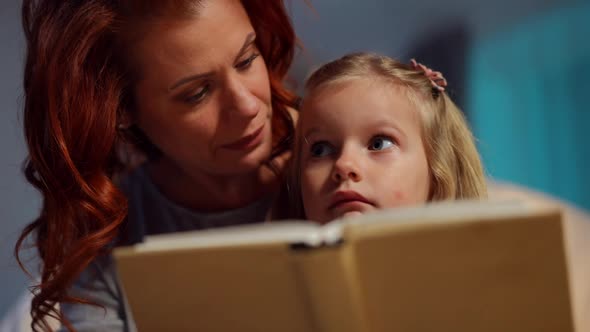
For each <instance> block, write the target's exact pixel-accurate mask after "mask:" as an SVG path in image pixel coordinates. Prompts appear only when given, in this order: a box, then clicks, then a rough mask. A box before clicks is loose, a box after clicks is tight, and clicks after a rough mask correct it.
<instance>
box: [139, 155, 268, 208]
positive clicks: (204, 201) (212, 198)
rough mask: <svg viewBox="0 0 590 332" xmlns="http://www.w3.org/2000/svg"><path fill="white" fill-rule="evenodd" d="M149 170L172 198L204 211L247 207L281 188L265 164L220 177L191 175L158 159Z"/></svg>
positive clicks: (154, 180)
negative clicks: (245, 171) (250, 170)
mask: <svg viewBox="0 0 590 332" xmlns="http://www.w3.org/2000/svg"><path fill="white" fill-rule="evenodd" d="M147 171H148V174H149V176H150V177H151V179H152V181H153V183H154V184H155V185H156V186H157V187H158V189H159V190H160V191H161V192H162V193H163V194H164V195H165V196H166V197H167V198H168V199H170V200H172V201H173V202H175V203H177V204H179V205H181V206H184V207H186V208H189V209H192V210H195V211H201V212H215V211H223V210H230V209H236V208H240V207H244V206H246V205H248V204H250V203H253V202H255V201H257V200H259V199H260V198H262V197H263V196H264V195H267V194H269V193H272V192H275V191H277V190H278V188H279V184H280V183H279V179H278V178H277V176H276V175H275V174H274V173H273V172H272V171H271V170H270V169H269V168H268V167H265V166H261V167H260V168H259V169H257V170H254V171H252V172H250V173H246V174H238V175H229V176H228V175H223V176H220V175H214V174H204V173H201V174H189V173H188V172H185V171H184V170H182V169H181V168H179V167H177V166H176V165H174V164H172V163H170V162H166V161H158V162H152V163H149V164H148V168H147ZM171 174H174V176H170V175H171Z"/></svg>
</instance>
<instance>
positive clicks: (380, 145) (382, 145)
mask: <svg viewBox="0 0 590 332" xmlns="http://www.w3.org/2000/svg"><path fill="white" fill-rule="evenodd" d="M394 145H395V143H394V141H393V139H391V138H389V137H386V136H376V137H373V138H372V139H371V141H370V142H369V150H374V151H381V150H385V149H389V148H391V147H393V146H394Z"/></svg>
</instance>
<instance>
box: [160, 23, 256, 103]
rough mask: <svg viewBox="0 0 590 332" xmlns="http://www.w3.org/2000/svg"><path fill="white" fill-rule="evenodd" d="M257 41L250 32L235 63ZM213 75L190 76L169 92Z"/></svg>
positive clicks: (172, 86) (175, 84)
mask: <svg viewBox="0 0 590 332" xmlns="http://www.w3.org/2000/svg"><path fill="white" fill-rule="evenodd" d="M255 40H256V33H254V32H250V33H249V34H248V35H247V36H246V39H245V40H244V44H243V45H242V47H241V48H240V51H239V52H238V55H236V58H235V60H234V62H237V61H238V59H239V58H240V57H241V56H242V55H243V54H244V52H246V50H247V49H248V47H249V46H250V45H252V43H254V41H255ZM211 75H213V72H206V73H199V74H194V75H190V76H187V77H183V78H181V79H180V80H178V81H177V82H176V83H174V84H172V85H171V86H170V87H169V88H168V91H172V90H174V89H176V88H178V87H179V86H181V85H184V84H186V83H188V82H192V81H196V80H200V79H203V78H206V77H209V76H211Z"/></svg>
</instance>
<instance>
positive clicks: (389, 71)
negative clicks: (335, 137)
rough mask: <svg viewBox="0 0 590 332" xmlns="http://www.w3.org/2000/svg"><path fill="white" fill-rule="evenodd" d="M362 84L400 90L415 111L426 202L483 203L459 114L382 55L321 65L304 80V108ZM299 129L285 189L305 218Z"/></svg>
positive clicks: (477, 164) (423, 81) (417, 75)
mask: <svg viewBox="0 0 590 332" xmlns="http://www.w3.org/2000/svg"><path fill="white" fill-rule="evenodd" d="M367 78H369V79H380V80H382V81H384V82H386V83H390V84H391V86H392V88H399V87H401V88H402V91H404V93H405V94H406V96H407V97H408V99H409V100H410V102H411V103H413V105H414V106H415V107H416V108H417V109H418V111H419V113H420V117H421V119H422V121H421V122H422V136H423V141H424V149H425V151H426V157H427V161H428V166H429V170H430V177H431V179H430V194H429V199H428V200H429V201H440V200H455V199H482V198H485V197H487V189H486V181H485V176H484V171H483V167H482V164H481V161H480V157H479V154H478V152H477V149H476V147H475V143H474V138H473V135H472V133H471V131H470V130H469V127H468V126H467V123H466V121H465V118H464V116H463V113H462V112H461V111H460V110H459V108H458V107H457V106H456V105H455V103H453V101H452V100H451V99H450V98H449V96H448V95H447V94H446V93H445V92H439V91H437V90H434V89H433V86H432V83H431V81H430V79H429V78H428V77H426V75H425V74H424V73H423V72H422V71H420V70H416V69H414V68H413V67H411V66H410V65H407V64H404V63H401V62H399V61H396V60H394V59H391V58H389V57H386V56H382V55H376V54H371V53H355V54H349V55H346V56H344V57H342V58H340V59H337V60H334V61H332V62H329V63H327V64H325V65H323V66H322V67H320V68H319V69H317V70H316V71H315V72H314V73H313V74H312V75H311V76H310V77H309V79H308V80H307V82H306V85H305V90H306V96H305V98H304V99H303V103H304V104H305V102H306V99H307V98H308V97H310V96H311V95H312V94H314V93H315V92H317V91H319V90H320V89H322V88H325V87H327V86H332V85H336V84H339V83H343V82H350V81H351V80H354V79H367ZM298 127H299V128H300V127H301V126H298ZM299 128H298V130H297V136H296V137H297V139H296V142H295V150H294V158H293V172H292V181H291V185H290V187H292V188H291V189H292V192H293V193H294V195H293V197H292V199H293V202H295V205H294V208H295V211H294V214H295V216H294V217H304V215H303V213H302V211H303V209H302V206H301V197H300V195H301V194H300V185H301V181H300V169H301V157H300V155H301V148H302V139H301V132H300V130H299Z"/></svg>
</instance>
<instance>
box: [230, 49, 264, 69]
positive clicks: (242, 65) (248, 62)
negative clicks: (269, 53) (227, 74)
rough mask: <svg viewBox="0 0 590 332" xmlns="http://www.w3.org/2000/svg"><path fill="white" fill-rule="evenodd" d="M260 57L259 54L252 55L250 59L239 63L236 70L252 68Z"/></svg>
mask: <svg viewBox="0 0 590 332" xmlns="http://www.w3.org/2000/svg"><path fill="white" fill-rule="evenodd" d="M259 56H260V54H258V53H254V54H252V55H251V56H250V57H249V58H248V59H246V60H244V61H240V62H238V64H236V68H237V69H240V70H244V69H248V68H250V66H251V65H252V62H254V60H255V59H256V58H257V57H259Z"/></svg>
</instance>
